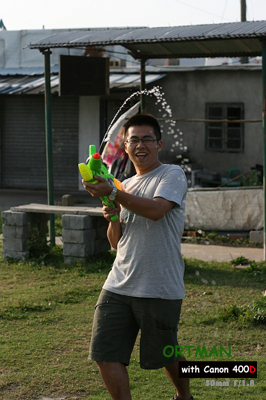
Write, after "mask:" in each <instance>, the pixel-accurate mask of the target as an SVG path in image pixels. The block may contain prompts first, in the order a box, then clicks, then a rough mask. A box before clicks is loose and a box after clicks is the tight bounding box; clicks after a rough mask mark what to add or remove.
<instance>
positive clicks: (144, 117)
mask: <svg viewBox="0 0 266 400" xmlns="http://www.w3.org/2000/svg"><path fill="white" fill-rule="evenodd" d="M142 125H146V126H151V127H152V128H153V130H154V134H155V136H156V138H157V139H158V140H161V129H160V125H159V123H158V121H157V119H156V118H155V117H153V115H151V114H141V113H140V114H135V115H133V117H131V118H129V120H128V121H127V122H126V123H125V125H124V128H125V137H126V136H127V132H128V129H129V128H130V127H131V126H142Z"/></svg>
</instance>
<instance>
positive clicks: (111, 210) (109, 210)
mask: <svg viewBox="0 0 266 400" xmlns="http://www.w3.org/2000/svg"><path fill="white" fill-rule="evenodd" d="M115 205H116V207H108V206H107V205H105V204H104V203H103V216H104V218H105V219H107V221H109V222H110V221H111V217H113V216H114V215H116V214H117V215H118V216H119V213H120V210H121V208H120V205H119V203H117V201H115Z"/></svg>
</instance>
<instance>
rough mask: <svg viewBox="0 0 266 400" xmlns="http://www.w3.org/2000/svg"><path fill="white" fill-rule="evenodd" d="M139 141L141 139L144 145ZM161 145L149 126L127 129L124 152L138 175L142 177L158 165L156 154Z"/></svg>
mask: <svg viewBox="0 0 266 400" xmlns="http://www.w3.org/2000/svg"><path fill="white" fill-rule="evenodd" d="M139 139H142V140H143V141H144V143H143V142H142V141H140V140H139ZM135 142H136V143H135ZM162 144H163V142H162V141H161V140H157V138H156V136H155V133H154V129H153V127H151V126H147V125H141V126H131V127H130V128H129V129H128V131H127V137H126V141H125V151H126V152H127V154H128V156H129V158H130V160H131V161H132V162H133V164H134V166H135V168H136V171H137V174H138V175H143V174H145V173H147V172H149V171H151V170H153V169H154V168H157V167H158V166H159V165H160V162H159V160H158V153H159V151H160V150H161V148H162Z"/></svg>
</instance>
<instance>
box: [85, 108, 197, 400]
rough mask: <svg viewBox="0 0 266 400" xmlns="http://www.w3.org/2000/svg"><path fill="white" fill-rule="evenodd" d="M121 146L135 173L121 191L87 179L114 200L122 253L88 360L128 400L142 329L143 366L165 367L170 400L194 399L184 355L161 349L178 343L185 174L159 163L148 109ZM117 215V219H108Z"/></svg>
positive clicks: (113, 230) (115, 240) (112, 233)
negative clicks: (183, 372) (182, 372)
mask: <svg viewBox="0 0 266 400" xmlns="http://www.w3.org/2000/svg"><path fill="white" fill-rule="evenodd" d="M124 145H125V151H126V152H127V154H128V156H129V158H130V160H131V161H132V163H133V164H134V167H135V170H136V175H135V176H133V177H132V178H129V179H127V180H125V181H124V182H123V188H124V190H123V191H121V190H117V189H116V188H112V186H110V185H109V184H108V182H107V181H106V180H105V179H103V178H101V177H99V178H98V177H97V178H96V179H97V180H99V183H98V184H96V185H93V184H88V183H86V182H84V181H83V185H84V187H85V188H86V189H87V190H88V191H89V192H90V194H91V195H92V196H94V197H101V196H106V195H108V196H109V198H110V200H112V201H115V204H116V207H106V206H105V205H104V206H103V214H104V217H105V218H106V219H107V220H108V221H109V222H110V223H109V226H108V231H107V236H108V240H109V242H110V244H111V246H112V247H113V248H115V249H117V255H116V259H115V261H114V264H113V267H112V270H111V271H110V273H109V275H108V277H107V280H106V282H105V283H104V285H103V290H102V292H101V294H100V297H99V299H98V302H97V304H96V307H95V309H96V311H95V316H94V323H93V332H92V340H91V346H90V355H89V358H90V359H91V360H95V361H96V362H97V364H98V367H99V370H100V374H101V376H102V379H103V381H104V383H105V385H106V387H107V390H108V391H109V393H110V395H111V397H112V398H113V399H114V400H130V399H131V395H130V388H129V377H128V373H127V369H126V366H127V365H128V364H129V360H130V356H131V352H132V350H133V347H134V343H135V340H136V336H137V334H138V332H139V330H141V339H140V366H141V368H144V369H157V368H164V369H165V372H166V374H167V375H168V377H169V378H170V379H171V381H172V382H173V384H174V386H175V387H176V390H177V394H176V395H175V396H174V397H173V399H180V400H191V399H193V397H192V396H191V394H190V391H189V381H188V379H187V378H179V377H178V365H179V363H178V361H179V360H180V359H181V358H180V356H179V354H172V355H170V354H169V356H168V355H167V354H166V353H165V352H164V349H165V347H166V346H168V348H171V347H170V346H173V348H176V347H175V346H177V345H178V344H177V325H178V322H179V316H180V311H181V303H182V298H183V297H184V281H183V275H184V262H183V259H182V256H181V252H180V238H181V235H182V233H183V228H184V218H185V198H186V191H187V183H186V178H185V174H184V172H183V170H182V169H181V168H180V167H179V166H176V165H168V164H162V163H161V162H160V161H159V158H158V154H159V152H160V150H161V148H162V145H163V142H162V140H161V132H160V126H159V124H158V122H157V120H156V119H155V118H154V117H153V116H151V115H148V114H136V115H135V116H133V117H131V118H130V119H129V120H128V121H127V123H126V124H125V142H124ZM117 213H118V214H119V218H118V219H117V220H115V221H111V217H112V216H113V215H115V214H117ZM182 360H184V358H182Z"/></svg>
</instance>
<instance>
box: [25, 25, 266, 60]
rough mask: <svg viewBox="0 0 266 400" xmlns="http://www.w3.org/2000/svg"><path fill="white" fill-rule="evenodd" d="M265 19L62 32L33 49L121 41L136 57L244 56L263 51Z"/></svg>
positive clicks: (265, 28) (111, 43) (265, 35)
mask: <svg viewBox="0 0 266 400" xmlns="http://www.w3.org/2000/svg"><path fill="white" fill-rule="evenodd" d="M262 40H266V21H247V22H233V23H223V24H212V25H194V26H177V27H166V28H161V27H159V28H121V29H118V28H114V29H88V30H79V31H70V32H61V33H57V34H54V35H51V36H48V37H47V38H44V39H41V40H38V41H37V42H34V43H31V44H30V45H29V47H30V48H31V49H39V50H40V51H44V50H46V49H52V48H58V47H61V48H62V47H66V48H74V47H86V46H110V45H121V46H124V47H125V48H127V49H128V51H129V53H130V54H131V55H132V56H133V57H134V58H136V59H150V58H188V57H191V58H192V57H224V56H226V57H242V56H250V57H251V56H257V55H261V53H262V43H261V41H262Z"/></svg>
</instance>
